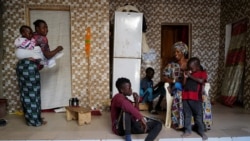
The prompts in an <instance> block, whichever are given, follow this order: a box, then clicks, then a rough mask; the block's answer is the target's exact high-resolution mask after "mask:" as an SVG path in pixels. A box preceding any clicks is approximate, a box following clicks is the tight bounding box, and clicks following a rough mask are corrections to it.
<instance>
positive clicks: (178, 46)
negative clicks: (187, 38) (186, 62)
mask: <svg viewBox="0 0 250 141" xmlns="http://www.w3.org/2000/svg"><path fill="white" fill-rule="evenodd" d="M173 47H174V48H175V49H178V50H179V51H181V52H182V53H183V54H184V55H185V56H186V55H187V54H188V46H187V45H186V44H185V43H183V42H182V41H179V42H176V43H175V44H174V45H173Z"/></svg>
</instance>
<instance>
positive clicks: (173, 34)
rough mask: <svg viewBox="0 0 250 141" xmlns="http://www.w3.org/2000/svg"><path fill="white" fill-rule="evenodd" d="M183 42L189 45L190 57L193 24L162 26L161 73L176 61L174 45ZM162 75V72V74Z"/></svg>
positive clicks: (165, 24)
mask: <svg viewBox="0 0 250 141" xmlns="http://www.w3.org/2000/svg"><path fill="white" fill-rule="evenodd" d="M177 41H182V42H184V43H186V44H187V46H188V50H189V51H188V52H189V54H188V55H187V57H190V53H191V24H185V23H182V24H175V23H171V24H167V23H164V24H162V25H161V71H162V70H163V69H164V67H165V66H166V65H167V64H168V63H169V62H170V61H172V60H173V59H174V49H173V44H174V43H175V42H177ZM161 73H162V72H161Z"/></svg>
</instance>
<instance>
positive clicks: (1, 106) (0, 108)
mask: <svg viewBox="0 0 250 141" xmlns="http://www.w3.org/2000/svg"><path fill="white" fill-rule="evenodd" d="M7 101H8V100H7V99H2V98H1V99H0V118H2V117H4V116H5V115H6V113H7Z"/></svg>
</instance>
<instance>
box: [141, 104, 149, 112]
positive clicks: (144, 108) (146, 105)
mask: <svg viewBox="0 0 250 141" xmlns="http://www.w3.org/2000/svg"><path fill="white" fill-rule="evenodd" d="M139 110H140V111H147V110H148V104H147V103H139Z"/></svg>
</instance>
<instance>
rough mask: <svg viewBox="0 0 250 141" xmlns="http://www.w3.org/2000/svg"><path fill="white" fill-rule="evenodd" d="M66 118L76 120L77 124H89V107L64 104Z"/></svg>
mask: <svg viewBox="0 0 250 141" xmlns="http://www.w3.org/2000/svg"><path fill="white" fill-rule="evenodd" d="M65 109H66V117H67V120H68V121H69V120H78V124H79V125H84V123H86V124H89V123H90V122H91V109H89V108H83V107H73V106H66V107H65Z"/></svg>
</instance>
